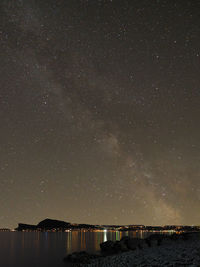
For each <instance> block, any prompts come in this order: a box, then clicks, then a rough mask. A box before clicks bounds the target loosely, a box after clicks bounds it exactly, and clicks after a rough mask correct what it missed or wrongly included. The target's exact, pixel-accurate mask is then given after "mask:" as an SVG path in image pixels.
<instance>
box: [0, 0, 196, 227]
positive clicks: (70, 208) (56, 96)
mask: <svg viewBox="0 0 200 267" xmlns="http://www.w3.org/2000/svg"><path fill="white" fill-rule="evenodd" d="M199 10H200V2H199V1H195V0H192V1H189V0H188V1H187V0H173V1H167V0H160V1H159V0H157V1H156V0H151V1H150V0H130V1H128V0H110V1H109V0H101V1H100V0H99V1H98V0H82V1H81V0H76V1H75V0H42V1H41V0H35V1H31V0H17V1H16V0H1V3H0V81H1V83H0V209H1V213H0V227H5V226H8V227H16V226H17V223H18V222H25V223H37V222H39V221H40V220H42V219H44V218H46V217H49V218H55V219H62V220H65V221H71V222H77V223H94V224H95V223H98V224H146V225H158V224H200V212H199V211H200V123H199V119H200V16H199Z"/></svg>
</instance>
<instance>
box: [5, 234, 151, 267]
mask: <svg viewBox="0 0 200 267" xmlns="http://www.w3.org/2000/svg"><path fill="white" fill-rule="evenodd" d="M149 234H152V233H147V232H142V231H138V232H134V231H131V232H120V231H107V230H102V231H96V232H88V231H72V232H64V233H62V232H58V233H51V232H49V233H41V232H0V253H1V257H0V266H2V267H19V266H20V267H27V266H29V267H40V266H41V267H51V266H52V267H54V266H55V267H63V266H66V265H65V264H64V263H63V262H62V259H63V257H64V256H66V255H67V254H70V253H72V252H74V251H81V250H86V251H88V252H93V253H97V252H98V251H99V250H100V247H99V244H100V243H102V242H105V241H107V240H120V239H121V238H122V237H123V236H126V235H128V236H130V237H140V238H145V237H147V236H148V235H149Z"/></svg>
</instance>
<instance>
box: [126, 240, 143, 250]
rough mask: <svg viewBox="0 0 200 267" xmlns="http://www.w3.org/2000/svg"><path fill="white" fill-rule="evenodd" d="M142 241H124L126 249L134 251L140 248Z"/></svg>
mask: <svg viewBox="0 0 200 267" xmlns="http://www.w3.org/2000/svg"><path fill="white" fill-rule="evenodd" d="M141 243H142V240H141V239H139V238H129V239H127V240H126V245H127V248H128V249H131V250H135V249H137V248H141Z"/></svg>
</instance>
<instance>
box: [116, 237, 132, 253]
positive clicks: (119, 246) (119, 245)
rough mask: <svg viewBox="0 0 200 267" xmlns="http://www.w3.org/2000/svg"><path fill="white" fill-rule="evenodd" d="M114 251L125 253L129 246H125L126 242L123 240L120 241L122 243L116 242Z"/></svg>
mask: <svg viewBox="0 0 200 267" xmlns="http://www.w3.org/2000/svg"><path fill="white" fill-rule="evenodd" d="M113 248H114V251H115V252H116V253H121V252H124V251H127V250H128V248H127V245H126V244H125V242H124V241H123V240H120V241H116V242H115V243H114V247H113Z"/></svg>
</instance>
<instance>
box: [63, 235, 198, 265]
mask: <svg viewBox="0 0 200 267" xmlns="http://www.w3.org/2000/svg"><path fill="white" fill-rule="evenodd" d="M66 266H70V265H68V264H67V265H66ZM71 266H80V267H137V266H139V267H151V266H152V267H153V266H154V267H156V266H157V267H158V266H171V267H172V266H191V267H199V266H200V234H199V233H193V234H188V238H187V239H182V238H178V239H177V240H170V239H168V238H167V239H164V240H163V242H162V245H159V246H158V245H155V244H154V245H153V246H151V247H145V248H143V249H139V248H137V249H135V250H129V251H127V252H121V253H119V254H114V255H108V256H102V257H98V258H96V259H91V260H90V263H81V262H80V263H72V265H71Z"/></svg>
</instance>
